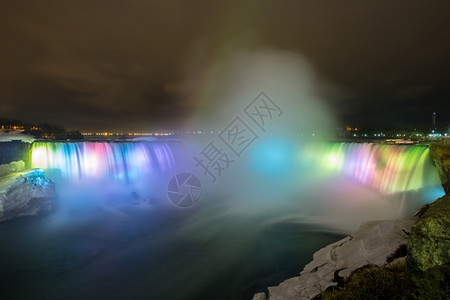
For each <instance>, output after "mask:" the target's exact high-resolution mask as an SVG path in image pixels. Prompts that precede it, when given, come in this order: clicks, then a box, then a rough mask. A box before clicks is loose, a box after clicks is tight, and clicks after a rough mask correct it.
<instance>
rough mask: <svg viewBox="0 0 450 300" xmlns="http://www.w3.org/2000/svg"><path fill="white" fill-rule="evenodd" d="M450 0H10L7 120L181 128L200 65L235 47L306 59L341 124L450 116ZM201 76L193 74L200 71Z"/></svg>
mask: <svg viewBox="0 0 450 300" xmlns="http://www.w3.org/2000/svg"><path fill="white" fill-rule="evenodd" d="M449 16H450V1H447V0H443V1H412V0H408V1H364V0H357V1H335V0H329V1H299V0H292V1H277V0H272V1H266V0H258V1H246V2H245V3H243V1H241V0H240V1H234V0H218V1H217V0H215V1H211V0H208V1H179V0H173V1H143V0H127V1H111V0H108V1H92V0H91V1H60V0H58V1H50V0H42V1H20V0H16V1H2V2H1V4H0V24H1V25H0V42H1V46H0V60H1V62H0V117H9V118H17V119H22V120H24V121H30V122H39V121H47V122H51V123H57V124H60V125H62V126H65V127H67V128H70V129H80V130H91V129H92V130H96V129H99V130H150V129H153V128H161V127H176V126H181V125H182V124H183V120H185V119H187V118H189V117H190V116H191V115H192V114H193V112H195V111H196V110H197V105H199V103H197V102H196V101H191V100H189V101H188V100H187V99H192V93H194V94H195V91H193V89H195V87H191V88H184V89H183V88H178V87H179V83H180V82H189V80H191V79H192V80H194V81H195V78H189V76H188V74H195V72H189V70H192V69H198V72H199V73H201V72H202V71H201V70H202V69H205V68H208V67H209V66H211V65H212V64H213V63H214V62H217V61H220V59H221V57H222V56H223V55H224V53H226V52H227V51H233V49H234V48H240V49H242V48H244V49H247V50H248V51H253V50H255V51H257V50H258V49H261V48H267V47H269V48H271V49H279V50H281V51H292V52H295V53H298V54H299V55H302V56H303V57H304V58H305V59H306V60H307V61H308V62H309V63H310V64H311V65H312V66H313V67H314V69H315V71H316V73H317V74H318V75H319V76H320V78H322V79H323V80H324V81H326V82H327V83H329V84H331V85H333V86H334V87H335V88H334V89H331V90H328V91H324V93H323V98H324V99H325V100H326V102H327V104H328V105H329V107H330V108H331V109H332V110H333V111H334V114H335V115H336V118H337V119H338V120H339V122H340V123H341V124H342V125H345V124H352V125H360V126H368V125H379V126H404V127H405V126H406V127H407V126H413V127H421V126H423V127H426V126H429V125H430V123H431V114H432V112H433V111H436V112H437V114H438V125H440V126H444V127H445V126H449V123H450V17H449ZM191 76H192V75H191Z"/></svg>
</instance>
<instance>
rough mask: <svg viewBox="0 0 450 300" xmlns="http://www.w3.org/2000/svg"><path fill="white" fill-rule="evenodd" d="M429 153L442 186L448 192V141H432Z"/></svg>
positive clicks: (449, 146) (449, 184)
mask: <svg viewBox="0 0 450 300" xmlns="http://www.w3.org/2000/svg"><path fill="white" fill-rule="evenodd" d="M430 155H431V159H432V160H433V163H434V165H435V166H436V168H437V171H438V174H439V178H440V179H441V182H442V187H443V188H444V191H445V193H446V194H448V193H450V143H448V142H447V143H444V142H441V143H433V144H431V145H430Z"/></svg>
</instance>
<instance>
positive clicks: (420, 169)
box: [303, 143, 439, 194]
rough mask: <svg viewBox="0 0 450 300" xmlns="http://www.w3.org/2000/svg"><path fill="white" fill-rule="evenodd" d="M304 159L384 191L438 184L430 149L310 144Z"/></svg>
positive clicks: (375, 145) (321, 167) (412, 188)
mask: <svg viewBox="0 0 450 300" xmlns="http://www.w3.org/2000/svg"><path fill="white" fill-rule="evenodd" d="M303 155H304V160H305V161H309V162H312V164H313V165H314V167H315V168H318V169H319V170H320V171H322V172H330V173H336V172H337V173H343V174H345V175H346V176H348V177H350V178H352V179H354V180H356V181H357V182H359V183H361V184H363V185H366V186H370V187H372V188H374V189H376V190H377V191H379V192H381V193H382V194H393V193H396V192H405V191H414V190H419V189H421V188H426V187H429V186H439V178H438V176H437V172H436V169H435V168H434V166H433V165H432V163H431V160H430V158H429V149H428V147H424V146H416V145H413V146H411V145H381V144H372V143H328V144H310V145H307V146H306V147H305V149H304V153H303Z"/></svg>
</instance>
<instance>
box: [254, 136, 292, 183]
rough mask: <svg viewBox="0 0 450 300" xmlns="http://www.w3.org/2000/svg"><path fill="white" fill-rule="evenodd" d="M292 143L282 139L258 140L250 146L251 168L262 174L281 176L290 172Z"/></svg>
mask: <svg viewBox="0 0 450 300" xmlns="http://www.w3.org/2000/svg"><path fill="white" fill-rule="evenodd" d="M293 148H294V147H293V145H292V144H291V143H290V142H288V141H286V140H283V139H267V140H263V141H258V142H257V143H255V144H254V145H252V147H251V152H250V162H251V166H252V170H254V171H255V172H256V173H258V174H261V175H264V176H276V177H278V176H283V175H287V174H288V173H289V172H290V169H291V167H292V162H293V161H294V159H293V156H294V149H293Z"/></svg>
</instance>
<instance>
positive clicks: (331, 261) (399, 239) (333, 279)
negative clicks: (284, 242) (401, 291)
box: [253, 217, 417, 300]
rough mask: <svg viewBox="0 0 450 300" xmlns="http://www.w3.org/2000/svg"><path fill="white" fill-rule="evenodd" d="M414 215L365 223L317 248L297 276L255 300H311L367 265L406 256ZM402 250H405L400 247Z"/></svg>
mask: <svg viewBox="0 0 450 300" xmlns="http://www.w3.org/2000/svg"><path fill="white" fill-rule="evenodd" d="M416 220H417V217H412V218H405V219H396V220H388V221H373V222H366V223H363V224H362V225H361V227H360V228H359V229H358V230H357V231H355V232H354V233H353V234H352V235H350V236H348V237H346V238H344V239H342V240H340V241H338V242H336V243H334V244H331V245H328V246H326V247H325V248H322V249H320V250H319V251H317V252H316V253H314V255H313V261H312V262H310V263H309V264H307V265H306V266H305V268H304V269H303V271H302V272H301V273H300V276H298V277H294V278H290V279H288V280H286V281H284V282H282V283H281V284H280V285H278V286H274V287H269V288H268V290H269V293H268V295H266V294H264V293H259V294H256V295H255V296H254V298H253V299H254V300H256V299H258V300H259V299H270V300H297V299H312V298H314V297H316V296H318V295H320V294H321V293H322V292H324V291H325V290H327V289H328V288H331V287H335V286H337V285H338V284H339V283H341V282H344V281H345V280H346V279H347V278H348V277H349V276H350V275H351V274H352V273H353V272H354V271H355V270H357V269H359V268H361V267H363V266H366V265H379V266H383V265H386V264H388V263H391V262H392V261H393V260H395V259H397V258H401V257H402V256H405V255H406V244H407V238H408V235H409V233H410V231H411V226H412V225H413V223H414V222H415V221H416ZM403 249H404V250H403Z"/></svg>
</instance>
